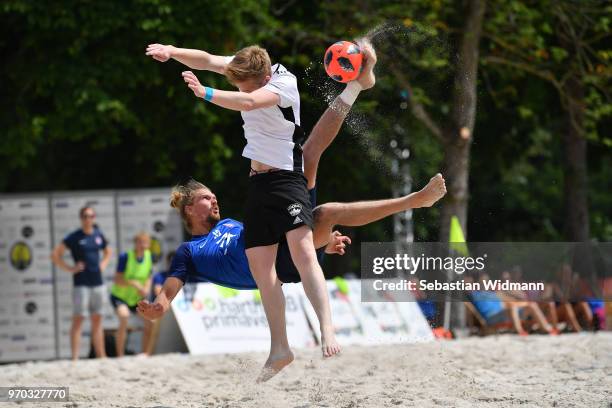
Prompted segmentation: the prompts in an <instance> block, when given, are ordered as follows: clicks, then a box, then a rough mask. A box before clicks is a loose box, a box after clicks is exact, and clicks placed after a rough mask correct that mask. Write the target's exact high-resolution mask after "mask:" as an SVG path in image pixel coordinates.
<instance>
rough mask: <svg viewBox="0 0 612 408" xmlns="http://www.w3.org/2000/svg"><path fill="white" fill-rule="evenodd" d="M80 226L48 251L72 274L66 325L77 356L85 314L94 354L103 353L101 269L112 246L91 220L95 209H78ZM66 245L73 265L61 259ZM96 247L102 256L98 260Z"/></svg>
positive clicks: (74, 356) (57, 262) (109, 255)
mask: <svg viewBox="0 0 612 408" xmlns="http://www.w3.org/2000/svg"><path fill="white" fill-rule="evenodd" d="M79 217H80V219H81V228H79V229H78V230H76V231H74V232H72V233H70V234H68V235H67V236H66V237H65V238H64V240H63V241H62V242H61V243H60V244H59V245H58V246H56V247H55V249H54V250H53V253H52V254H51V259H52V260H53V263H54V264H55V265H56V266H58V267H59V268H61V269H63V270H65V271H66V272H69V273H71V274H73V276H72V281H73V284H74V287H73V316H72V326H71V328H70V347H71V350H72V359H73V360H77V359H78V358H79V349H80V347H79V346H80V342H81V326H82V324H83V320H84V318H85V317H86V316H87V314H89V315H90V318H91V339H92V342H93V346H94V350H95V353H96V357H106V352H105V350H104V332H103V330H102V308H103V304H104V303H103V302H104V298H105V297H106V288H105V286H104V281H103V280H102V271H103V270H104V269H106V267H107V265H108V262H109V260H110V257H111V255H112V250H111V248H110V247H109V246H108V242H107V241H106V238H105V237H104V235H103V234H102V232H101V231H100V230H99V229H98V227H97V226H96V224H95V218H96V213H95V211H94V209H93V208H91V207H83V208H81V210H80V211H79ZM66 249H68V250H70V253H71V255H72V259H73V260H74V265H72V266H70V265H68V264H66V262H64V259H63V256H64V253H65V252H66ZM100 251H102V253H103V257H102V259H101V260H100Z"/></svg>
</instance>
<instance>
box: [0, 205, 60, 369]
mask: <svg viewBox="0 0 612 408" xmlns="http://www.w3.org/2000/svg"><path fill="white" fill-rule="evenodd" d="M50 251H51V231H50V223H49V201H48V198H47V196H46V195H39V196H30V197H18V196H14V197H8V196H2V197H0V361H18V360H24V359H50V358H54V357H55V354H56V350H55V325H54V315H53V272H52V268H51V265H50V261H49V254H50Z"/></svg>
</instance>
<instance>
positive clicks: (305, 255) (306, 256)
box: [291, 247, 318, 270]
mask: <svg viewBox="0 0 612 408" xmlns="http://www.w3.org/2000/svg"><path fill="white" fill-rule="evenodd" d="M291 259H292V261H293V263H294V264H295V266H296V267H297V268H298V270H303V269H304V268H308V267H310V266H311V265H313V264H317V263H318V261H317V253H316V252H315V250H314V247H301V248H298V250H297V251H293V252H292V253H291Z"/></svg>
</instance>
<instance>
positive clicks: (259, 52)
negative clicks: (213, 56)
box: [225, 45, 272, 84]
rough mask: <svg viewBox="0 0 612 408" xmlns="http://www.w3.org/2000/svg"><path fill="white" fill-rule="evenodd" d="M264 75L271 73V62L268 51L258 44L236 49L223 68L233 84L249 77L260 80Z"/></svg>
mask: <svg viewBox="0 0 612 408" xmlns="http://www.w3.org/2000/svg"><path fill="white" fill-rule="evenodd" d="M266 75H272V62H271V61H270V56H269V55H268V51H266V50H265V49H264V48H261V47H260V46H258V45H251V46H249V47H246V48H243V49H241V50H240V51H238V52H237V53H236V55H234V58H233V59H232V60H231V61H230V62H229V64H227V67H226V68H225V76H226V77H227V79H228V80H229V81H230V82H231V83H233V84H236V83H237V82H243V81H246V80H249V79H255V80H261V79H263V78H264V77H265V76H266Z"/></svg>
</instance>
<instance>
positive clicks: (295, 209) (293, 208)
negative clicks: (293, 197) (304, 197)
mask: <svg viewBox="0 0 612 408" xmlns="http://www.w3.org/2000/svg"><path fill="white" fill-rule="evenodd" d="M287 211H289V215H290V216H292V217H295V216H296V215H298V214H299V213H301V212H302V205H301V204H298V203H294V204H291V205H290V206H289V207H287Z"/></svg>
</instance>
